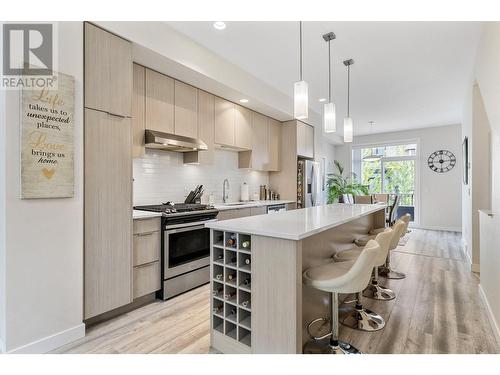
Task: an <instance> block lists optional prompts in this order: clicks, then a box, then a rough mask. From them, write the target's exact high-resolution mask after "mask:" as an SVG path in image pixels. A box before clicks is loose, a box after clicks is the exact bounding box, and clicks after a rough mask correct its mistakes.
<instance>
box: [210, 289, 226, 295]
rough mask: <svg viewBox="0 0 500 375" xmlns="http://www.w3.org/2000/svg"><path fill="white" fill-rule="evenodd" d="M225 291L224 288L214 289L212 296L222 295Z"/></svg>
mask: <svg viewBox="0 0 500 375" xmlns="http://www.w3.org/2000/svg"><path fill="white" fill-rule="evenodd" d="M223 289H224V288H222V287H220V288H217V289H214V290H213V291H212V294H213V295H214V296H216V295H218V294H221V293H222V291H223Z"/></svg>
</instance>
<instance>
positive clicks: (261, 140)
mask: <svg viewBox="0 0 500 375" xmlns="http://www.w3.org/2000/svg"><path fill="white" fill-rule="evenodd" d="M252 122H253V124H252V125H253V127H252V133H253V134H252V160H251V168H252V169H254V170H257V171H265V170H267V166H268V165H269V152H268V142H269V139H268V137H269V134H268V118H267V117H266V116H264V115H261V114H260V113H257V112H254V113H253V121H252Z"/></svg>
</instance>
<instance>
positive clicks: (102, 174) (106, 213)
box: [84, 109, 132, 319]
mask: <svg viewBox="0 0 500 375" xmlns="http://www.w3.org/2000/svg"><path fill="white" fill-rule="evenodd" d="M84 144H85V166H84V168H85V183H84V185H85V189H84V191H85V282H84V283H85V313H84V315H85V319H88V318H91V317H94V316H96V315H99V314H101V313H104V312H106V311H109V310H112V309H114V308H117V307H120V306H122V305H126V304H127V303H129V302H131V301H132V152H131V150H132V131H131V120H130V119H129V118H122V117H117V116H112V115H110V114H108V113H105V112H100V111H95V110H92V109H85V142H84Z"/></svg>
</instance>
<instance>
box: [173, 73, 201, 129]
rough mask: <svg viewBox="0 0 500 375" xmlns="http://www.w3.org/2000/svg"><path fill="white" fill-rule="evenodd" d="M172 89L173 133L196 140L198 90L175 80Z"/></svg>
mask: <svg viewBox="0 0 500 375" xmlns="http://www.w3.org/2000/svg"><path fill="white" fill-rule="evenodd" d="M174 87H175V89H174V97H175V100H174V133H175V134H177V135H182V136H184V137H191V138H198V93H197V91H198V90H197V89H196V88H195V87H193V86H190V85H187V84H185V83H183V82H180V81H177V80H176V81H175V83H174Z"/></svg>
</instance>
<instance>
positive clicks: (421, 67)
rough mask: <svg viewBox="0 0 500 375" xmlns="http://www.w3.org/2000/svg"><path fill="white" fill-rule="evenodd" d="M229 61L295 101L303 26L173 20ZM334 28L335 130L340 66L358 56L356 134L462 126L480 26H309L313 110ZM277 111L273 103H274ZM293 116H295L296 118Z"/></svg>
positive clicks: (341, 105)
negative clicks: (328, 35) (221, 26)
mask: <svg viewBox="0 0 500 375" xmlns="http://www.w3.org/2000/svg"><path fill="white" fill-rule="evenodd" d="M168 24H169V25H170V26H171V27H172V28H174V29H175V30H177V31H178V32H180V33H182V34H184V35H186V36H188V37H189V38H191V39H193V40H194V41H195V42H197V43H199V44H200V45H202V46H203V47H205V48H207V49H209V50H211V51H212V52H214V53H215V54H217V55H219V56H220V57H222V58H223V59H224V60H227V61H228V62H230V63H232V64H234V65H236V66H239V67H240V68H241V69H243V70H245V71H247V72H248V73H250V74H251V75H253V76H255V77H256V78H258V79H259V80H262V81H264V82H266V83H267V84H268V85H270V86H272V87H273V88H275V89H277V90H279V91H281V92H282V93H284V94H286V95H288V96H289V97H290V101H291V100H292V96H293V82H294V81H297V80H298V74H299V73H298V22H226V24H227V28H226V29H225V30H222V31H219V30H216V29H214V28H213V27H212V23H211V22H168ZM329 31H333V32H335V34H336V35H337V39H336V40H335V41H333V42H332V52H333V53H332V58H333V60H332V66H333V71H334V73H333V74H334V76H333V96H334V102H335V103H336V105H337V128H338V129H340V130H341V128H342V119H343V117H344V116H345V114H346V111H347V105H346V103H347V100H346V95H347V89H346V85H347V76H346V68H345V66H344V65H343V64H342V61H343V60H345V59H347V58H353V59H354V60H355V64H354V65H353V66H352V68H351V116H352V117H353V120H354V134H355V135H361V134H367V133H369V132H370V127H369V125H368V121H370V120H373V121H375V125H374V130H373V131H374V132H376V133H380V132H388V131H397V130H405V129H415V128H421V127H430V126H439V125H447V124H455V123H460V121H461V111H462V104H463V101H464V95H465V90H466V86H467V85H468V84H469V83H470V79H471V74H472V66H473V60H474V55H475V50H476V46H477V43H478V41H479V36H480V32H481V23H476V22H304V23H303V33H304V37H303V51H304V79H305V80H306V81H308V83H309V102H310V107H311V109H312V110H314V111H315V112H318V113H322V104H321V103H319V102H318V99H319V98H321V97H327V95H328V60H327V59H328V54H327V43H326V42H325V41H323V38H322V35H323V34H325V33H327V32H329ZM269 104H270V105H271V106H272V103H269ZM290 115H291V114H290Z"/></svg>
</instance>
